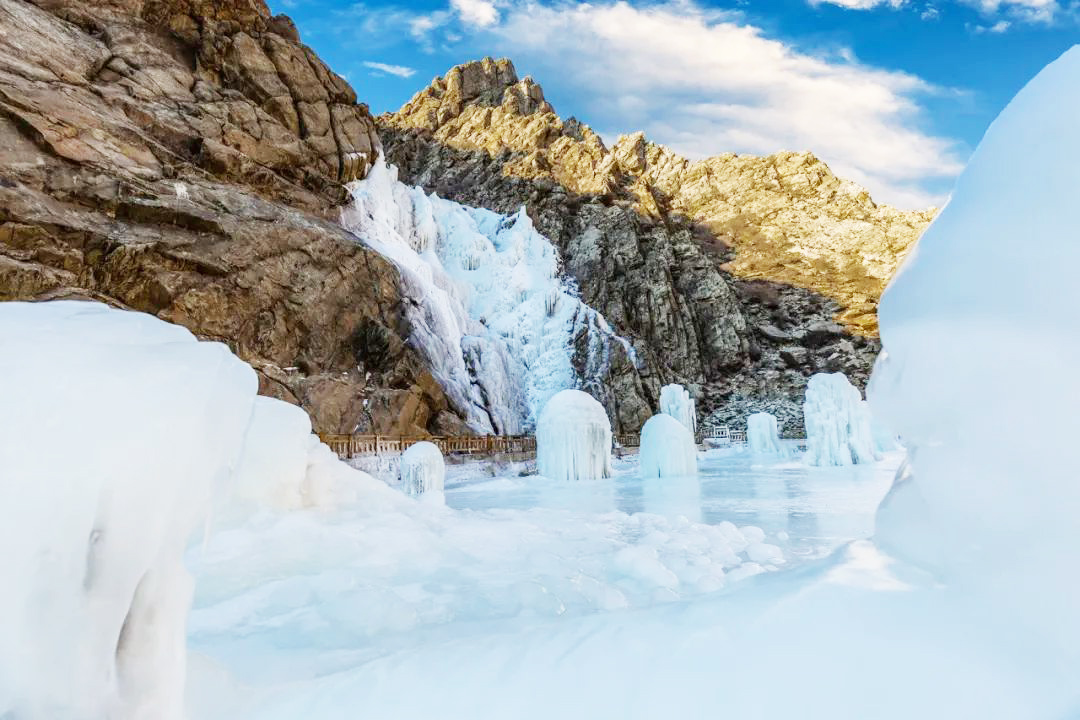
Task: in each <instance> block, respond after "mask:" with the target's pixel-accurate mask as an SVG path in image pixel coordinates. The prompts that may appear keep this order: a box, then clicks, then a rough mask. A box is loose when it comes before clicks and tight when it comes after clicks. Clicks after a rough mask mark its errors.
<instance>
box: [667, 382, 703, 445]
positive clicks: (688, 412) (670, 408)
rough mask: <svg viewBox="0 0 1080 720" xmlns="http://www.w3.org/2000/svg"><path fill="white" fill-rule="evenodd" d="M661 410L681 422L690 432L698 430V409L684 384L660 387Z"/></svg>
mask: <svg viewBox="0 0 1080 720" xmlns="http://www.w3.org/2000/svg"><path fill="white" fill-rule="evenodd" d="M660 412H662V413H664V414H665V415H670V416H671V417H673V418H675V419H676V420H678V421H679V422H681V423H682V424H683V425H684V426H685V427H686V429H687V430H689V431H690V434H691V435H693V434H694V433H696V432H697V409H696V405H695V403H694V400H693V398H691V397H690V392H689V391H688V390H687V389H686V388H684V387H683V386H682V385H665V386H664V387H662V388H660Z"/></svg>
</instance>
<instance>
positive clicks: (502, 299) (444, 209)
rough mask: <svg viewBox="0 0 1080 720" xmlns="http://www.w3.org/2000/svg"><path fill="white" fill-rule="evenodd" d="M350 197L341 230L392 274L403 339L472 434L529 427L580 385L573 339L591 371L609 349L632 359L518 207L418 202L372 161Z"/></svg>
mask: <svg viewBox="0 0 1080 720" xmlns="http://www.w3.org/2000/svg"><path fill="white" fill-rule="evenodd" d="M350 190H351V192H352V204H351V205H350V206H349V207H348V208H347V209H346V210H345V211H344V213H343V215H342V223H343V224H344V226H345V227H346V228H347V229H349V230H351V231H352V232H354V233H355V234H356V235H357V236H359V237H360V238H361V239H363V240H364V241H365V242H366V243H368V244H369V245H370V246H371V247H373V248H374V249H375V250H377V251H379V252H380V253H382V254H383V255H385V256H386V257H387V258H389V259H390V260H392V261H393V262H394V264H395V265H397V267H398V268H399V270H400V271H401V283H402V293H403V294H404V295H405V296H406V297H408V298H409V299H410V300H411V301H412V302H411V303H409V304H407V305H406V308H407V309H406V312H407V313H408V314H409V320H410V323H411V327H412V334H411V336H410V342H412V343H413V344H414V345H416V346H417V347H418V348H419V349H420V351H421V352H422V353H423V354H424V355H425V356H426V357H427V358H428V359H429V361H430V362H431V365H432V372H433V374H434V375H435V376H436V377H437V378H438V380H439V382H440V384H441V385H442V386H443V388H445V390H446V393H447V396H448V397H449V398H450V400H451V402H453V403H454V405H455V406H456V407H457V408H458V409H459V410H460V411H461V412H462V413H463V414H464V415H465V416H466V417H467V418H468V422H469V425H470V426H471V427H472V428H473V429H474V430H476V431H478V432H483V433H491V432H497V433H501V434H517V433H521V432H524V431H526V430H528V429H531V428H533V427H535V425H536V421H537V417H538V416H539V413H540V410H541V409H542V408H543V407H544V404H545V403H546V402H547V401H548V399H550V398H551V397H552V396H553V395H554V394H555V393H557V392H559V391H560V390H563V389H566V388H571V387H576V386H578V385H579V381H581V380H583V379H586V378H580V377H579V373H578V368H577V367H576V366H575V363H574V357H575V345H574V343H575V341H576V340H577V339H578V338H579V337H587V338H588V340H589V342H588V343H587V348H588V350H587V351H588V354H589V356H590V357H589V359H588V360H589V361H588V362H586V363H585V365H586V366H588V367H590V368H596V369H599V370H598V371H600V372H601V374H602V371H603V369H604V368H606V367H607V366H608V365H609V362H608V357H609V355H610V353H611V351H612V350H611V348H612V344H613V343H614V344H617V345H619V346H621V349H622V351H623V352H625V354H626V355H628V356H629V357H631V358H633V357H634V352H633V348H632V347H631V346H630V344H629V343H628V342H627V341H626V340H624V339H622V338H620V337H619V336H617V335H616V334H615V333H614V331H613V330H612V329H611V327H610V326H609V325H608V323H607V321H606V320H605V319H604V318H603V316H602V315H600V314H599V313H597V312H596V311H595V310H593V309H592V308H590V307H589V306H587V305H585V304H584V303H583V302H581V300H579V299H578V298H577V295H576V291H575V289H574V288H573V287H572V286H571V285H570V284H569V283H568V282H567V281H565V280H564V279H563V278H562V277H560V274H559V254H558V251H557V250H556V248H555V246H554V245H553V244H552V243H551V241H550V240H549V239H548V238H546V237H544V236H543V235H541V234H540V233H538V232H537V231H536V230H535V229H534V228H533V225H532V221H531V220H530V219H529V216H528V214H527V213H526V212H525V210H524V208H522V209H521V210H520V211H519V212H518V213H516V214H514V215H509V216H504V215H499V214H497V213H493V212H491V211H488V210H484V209H479V208H470V207H466V206H463V205H459V204H457V203H455V202H450V201H448V200H443V199H441V198H439V197H438V196H436V195H427V194H425V193H424V191H423V190H422V189H421V188H418V187H409V186H407V185H404V184H402V183H400V182H398V180H397V169H396V168H394V167H392V166H388V165H386V164H385V163H383V162H379V163H376V165H375V166H374V167H373V168H372V169H371V173H370V174H369V175H368V177H367V179H365V180H363V181H361V182H357V183H354V184H352V185H351V186H350Z"/></svg>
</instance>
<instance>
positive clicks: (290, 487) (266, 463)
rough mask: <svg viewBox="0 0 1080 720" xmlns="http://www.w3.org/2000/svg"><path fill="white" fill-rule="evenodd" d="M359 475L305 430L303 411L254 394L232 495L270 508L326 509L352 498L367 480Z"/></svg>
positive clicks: (308, 428) (237, 500)
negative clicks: (249, 421) (255, 396)
mask: <svg viewBox="0 0 1080 720" xmlns="http://www.w3.org/2000/svg"><path fill="white" fill-rule="evenodd" d="M362 475H364V474H363V473H360V472H359V471H357V470H354V469H352V468H350V467H348V466H346V465H344V464H343V463H341V461H340V460H339V459H338V457H337V455H336V454H334V452H333V451H332V450H331V449H330V448H329V447H327V446H326V445H324V444H323V443H322V441H320V440H319V436H318V435H315V434H313V433H312V432H311V419H310V418H309V417H308V414H307V412H306V411H304V410H303V409H301V408H299V407H297V406H295V405H290V404H289V403H286V402H282V401H281V400H275V399H273V398H267V397H257V398H255V406H254V410H253V412H252V415H251V424H250V425H249V427H248V431H247V435H246V437H245V440H244V450H243V454H242V456H241V458H240V462H239V464H238V466H237V469H236V482H235V489H234V492H233V495H232V500H233V501H234V502H235V503H237V504H240V503H242V504H247V505H248V506H250V507H257V508H273V509H276V510H300V509H303V508H323V509H331V508H335V507H338V506H340V505H342V504H344V503H347V502H349V501H350V500H351V499H352V498H354V497H355V496H356V485H357V483H361V484H362V483H365V482H368V481H372V482H373V479H372V478H370V477H367V476H364V477H365V478H366V480H365V479H364V478H361V477H359V476H362Z"/></svg>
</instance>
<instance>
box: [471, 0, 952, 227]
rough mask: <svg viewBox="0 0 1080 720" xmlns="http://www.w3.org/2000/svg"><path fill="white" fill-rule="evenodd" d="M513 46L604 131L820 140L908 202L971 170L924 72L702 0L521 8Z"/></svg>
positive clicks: (511, 21) (708, 141) (695, 141)
mask: <svg viewBox="0 0 1080 720" xmlns="http://www.w3.org/2000/svg"><path fill="white" fill-rule="evenodd" d="M490 30H491V32H492V33H493V34H494V38H493V40H494V41H495V43H496V45H498V46H499V47H500V50H501V51H503V52H505V53H506V54H508V55H509V56H511V57H513V58H514V59H515V61H516V62H518V64H519V67H525V66H528V67H529V69H530V70H532V71H533V72H534V73H535V74H536V75H537V77H538V79H539V80H540V81H541V82H542V83H543V84H546V85H547V86H548V90H549V94H550V91H551V90H553V89H558V90H560V91H561V93H563V94H570V93H573V94H574V95H575V96H576V97H578V98H579V99H580V100H579V101H580V102H581V103H582V105H583V107H582V111H583V112H582V114H584V115H586V116H588V117H590V119H591V120H592V121H593V124H594V125H596V126H597V127H598V130H599V131H601V132H603V133H605V134H613V133H614V132H623V131H633V130H638V129H644V130H645V131H646V132H647V133H648V135H649V136H650V138H651V139H653V140H654V141H656V142H660V143H664V144H666V145H668V146H670V147H671V148H673V149H674V150H676V151H679V152H682V153H684V154H686V155H688V156H690V157H703V156H708V155H714V154H717V153H721V152H740V153H754V154H770V153H773V152H777V151H779V150H810V151H812V152H814V153H815V154H817V155H818V156H819V157H821V158H822V159H823V160H825V161H826V162H827V163H829V165H830V167H832V169H833V170H834V171H835V172H836V173H837V174H838V175H840V176H841V177H846V178H850V179H852V180H855V181H857V182H860V183H862V184H864V185H865V186H867V187H868V188H869V189H870V190H871V192H872V193H873V194H874V196H875V197H876V198H877V199H879V200H881V201H885V202H890V203H894V204H897V205H901V206H904V207H925V206H927V205H930V204H934V203H939V202H940V201H941V200H942V199H943V197H942V193H941V192H940V189H941V188H940V187H938V188H936V190H938V191H935V189H928V188H933V187H934V186H935V185H937V186H941V185H944V184H947V183H948V182H949V181H950V180H951V178H952V177H954V176H955V175H956V174H957V173H958V172H959V170H960V169H961V163H960V161H959V159H958V158H957V156H956V154H955V150H954V143H953V142H951V141H949V140H947V139H944V138H940V137H936V136H934V135H932V134H929V133H927V132H925V131H923V130H921V129H920V128H919V122H920V120H921V107H920V105H919V102H918V99H919V97H920V96H922V95H925V94H928V93H934V92H938V89H936V88H933V87H931V86H930V85H928V84H927V83H926V82H924V81H923V80H921V79H920V78H918V77H915V76H913V75H909V74H906V73H901V72H893V71H887V70H880V69H876V68H873V67H869V66H866V65H863V64H860V63H859V62H858V61H857V60H855V59H854V58H853V57H852V55H851V53H850V51H847V50H844V49H841V50H839V51H836V52H835V53H833V54H832V55H830V56H829V57H824V56H818V55H811V54H807V53H803V52H799V51H798V50H796V49H794V48H792V47H790V46H788V45H786V44H784V43H782V42H780V41H778V40H774V39H771V38H769V37H767V36H766V35H765V34H764V33H763V31H762V30H760V29H759V28H756V27H753V26H750V25H746V24H744V23H743V22H742V20H741V16H739V15H737V14H732V13H723V12H720V11H712V10H705V9H703V8H701V7H700V6H698V5H696V4H695V3H693V2H691V0H676V1H675V2H671V3H668V4H664V5H649V6H632V5H630V4H628V3H626V2H621V1H619V2H602V3H600V2H597V3H580V4H566V3H564V4H560V5H555V6H551V5H544V4H540V3H537V2H525V3H521V4H518V5H515V6H512V7H511V8H509V9H508V10H507V11H506V13H505V17H504V18H503V20H502V22H501V23H500V24H499V25H497V26H494V27H492V28H491V29H490Z"/></svg>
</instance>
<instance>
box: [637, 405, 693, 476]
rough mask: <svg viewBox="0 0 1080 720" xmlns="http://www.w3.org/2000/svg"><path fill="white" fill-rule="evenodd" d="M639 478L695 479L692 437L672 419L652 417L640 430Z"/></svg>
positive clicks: (669, 417)
mask: <svg viewBox="0 0 1080 720" xmlns="http://www.w3.org/2000/svg"><path fill="white" fill-rule="evenodd" d="M640 469H641V477H643V478H654V477H661V478H664V477H687V476H693V475H697V445H696V444H695V443H694V436H693V435H691V434H690V430H688V429H687V428H686V426H685V425H683V424H682V423H681V422H680V421H679V420H677V419H675V417H673V416H671V415H666V414H660V415H654V416H652V417H651V418H649V420H648V422H646V423H645V427H643V428H641V461H640Z"/></svg>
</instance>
